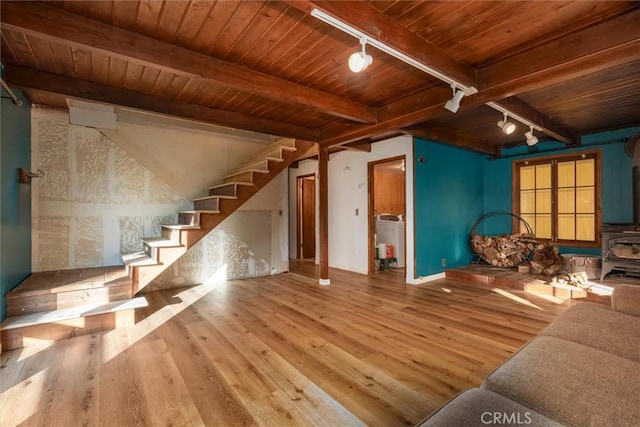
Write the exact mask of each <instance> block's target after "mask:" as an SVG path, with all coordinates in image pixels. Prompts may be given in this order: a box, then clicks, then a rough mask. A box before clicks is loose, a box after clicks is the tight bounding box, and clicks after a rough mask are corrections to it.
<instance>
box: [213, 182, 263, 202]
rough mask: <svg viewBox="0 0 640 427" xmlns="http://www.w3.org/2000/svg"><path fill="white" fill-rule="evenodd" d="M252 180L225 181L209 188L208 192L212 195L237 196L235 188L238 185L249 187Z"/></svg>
mask: <svg viewBox="0 0 640 427" xmlns="http://www.w3.org/2000/svg"><path fill="white" fill-rule="evenodd" d="M252 185H254V184H253V182H243V181H233V182H225V183H223V184H220V185H216V186H213V187H210V188H209V194H210V195H212V196H233V197H235V198H237V196H236V194H237V192H236V191H237V188H238V187H240V186H245V187H250V186H252Z"/></svg>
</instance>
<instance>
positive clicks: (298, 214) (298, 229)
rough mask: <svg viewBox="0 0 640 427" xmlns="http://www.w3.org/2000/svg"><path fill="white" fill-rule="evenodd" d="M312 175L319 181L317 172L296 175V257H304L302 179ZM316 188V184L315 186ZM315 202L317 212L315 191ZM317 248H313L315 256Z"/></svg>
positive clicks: (314, 223)
mask: <svg viewBox="0 0 640 427" xmlns="http://www.w3.org/2000/svg"><path fill="white" fill-rule="evenodd" d="M310 177H313V180H314V181H316V182H317V180H318V177H317V176H316V174H315V173H308V174H306V175H299V176H297V177H296V259H303V255H304V253H303V252H304V251H303V248H302V225H303V221H302V216H303V209H302V181H303V180H305V179H309V178H310ZM314 188H315V186H314ZM313 204H314V212H316V209H317V206H316V205H317V203H316V194H315V191H314V194H313ZM313 233H314V234H315V233H316V219H315V215H314V218H313ZM315 252H316V250H315V248H314V249H313V254H314V258H315V255H316V253H315Z"/></svg>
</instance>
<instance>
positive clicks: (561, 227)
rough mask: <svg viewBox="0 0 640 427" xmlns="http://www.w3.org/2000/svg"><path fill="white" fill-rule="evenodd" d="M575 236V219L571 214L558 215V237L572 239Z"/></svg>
mask: <svg viewBox="0 0 640 427" xmlns="http://www.w3.org/2000/svg"><path fill="white" fill-rule="evenodd" d="M575 238H576V219H575V217H574V216H573V215H566V214H565V215H558V239H561V240H574V239H575Z"/></svg>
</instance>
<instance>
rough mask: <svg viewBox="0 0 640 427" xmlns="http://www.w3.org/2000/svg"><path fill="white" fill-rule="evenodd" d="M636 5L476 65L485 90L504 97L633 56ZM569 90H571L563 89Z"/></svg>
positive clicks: (638, 19)
mask: <svg viewBox="0 0 640 427" xmlns="http://www.w3.org/2000/svg"><path fill="white" fill-rule="evenodd" d="M639 23H640V9H636V10H632V11H630V12H628V13H626V14H624V15H621V16H618V17H616V18H613V19H610V20H608V21H604V22H601V23H599V24H597V25H594V26H592V27H589V28H586V29H583V30H581V31H576V32H575V33H572V34H569V35H567V36H565V37H563V38H560V39H556V40H552V41H549V42H547V43H544V44H542V45H539V46H536V47H534V48H531V49H528V50H527V51H524V52H521V53H519V54H517V55H514V56H511V57H509V58H506V59H503V60H501V61H498V62H496V63H494V64H491V65H488V66H486V67H482V68H480V69H478V71H477V72H478V82H479V84H480V89H481V91H482V93H483V94H484V95H485V96H488V97H491V98H497V97H501V98H504V97H507V96H511V95H517V94H519V93H524V92H530V91H533V90H536V89H540V88H544V87H548V86H551V85H555V84H558V83H562V82H565V81H567V80H570V79H573V78H576V77H580V76H583V75H585V74H589V73H594V72H597V71H601V70H603V69H607V68H611V67H615V66H618V65H621V64H625V63H627V62H631V61H636V60H637V59H638V57H639V55H638V52H640V24H639ZM568 96H570V94H568Z"/></svg>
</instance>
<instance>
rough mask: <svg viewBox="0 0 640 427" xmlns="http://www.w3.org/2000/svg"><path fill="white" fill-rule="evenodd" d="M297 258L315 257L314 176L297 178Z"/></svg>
mask: <svg viewBox="0 0 640 427" xmlns="http://www.w3.org/2000/svg"><path fill="white" fill-rule="evenodd" d="M298 194H299V199H298V220H299V223H298V248H299V250H298V256H299V257H300V258H315V257H316V180H315V176H305V177H299V178H298Z"/></svg>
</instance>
